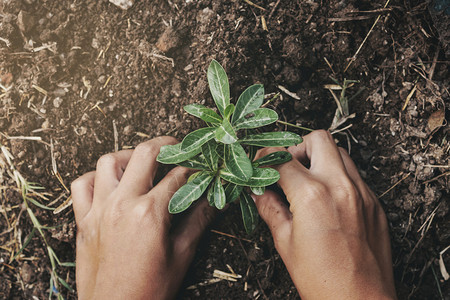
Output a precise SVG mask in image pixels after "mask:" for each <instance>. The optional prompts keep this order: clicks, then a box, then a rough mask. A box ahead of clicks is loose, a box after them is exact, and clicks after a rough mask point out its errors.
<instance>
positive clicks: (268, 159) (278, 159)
mask: <svg viewBox="0 0 450 300" xmlns="http://www.w3.org/2000/svg"><path fill="white" fill-rule="evenodd" d="M291 159H292V155H291V154H290V153H289V152H287V151H277V152H273V153H270V154H268V155H266V156H263V157H261V158H259V159H257V160H255V161H254V162H253V167H255V168H256V167H262V166H273V165H280V164H283V163H285V162H288V161H290V160H291Z"/></svg>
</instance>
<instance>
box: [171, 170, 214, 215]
mask: <svg viewBox="0 0 450 300" xmlns="http://www.w3.org/2000/svg"><path fill="white" fill-rule="evenodd" d="M212 180H213V176H212V175H211V173H209V172H202V174H200V175H198V176H197V177H196V178H195V179H194V180H192V181H191V182H188V183H186V184H185V185H183V186H182V187H181V188H179V189H178V191H176V192H175V194H173V196H172V199H170V202H169V212H170V213H171V214H177V213H180V212H182V211H185V210H186V209H187V208H188V207H189V206H191V204H192V203H193V202H194V201H195V200H197V199H198V198H200V197H201V196H202V194H203V193H204V192H205V190H206V188H207V187H208V185H209V183H210V182H211V181H212Z"/></svg>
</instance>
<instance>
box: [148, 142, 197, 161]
mask: <svg viewBox="0 0 450 300" xmlns="http://www.w3.org/2000/svg"><path fill="white" fill-rule="evenodd" d="M200 152H201V149H193V150H192V151H189V152H186V151H182V150H181V143H178V144H176V145H165V146H162V147H161V149H160V150H159V154H158V157H157V158H156V160H157V161H159V162H160V163H163V164H177V163H180V162H182V161H185V160H187V159H190V158H192V157H194V156H196V155H197V154H199V153H200Z"/></svg>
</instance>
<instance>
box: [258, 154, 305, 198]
mask: <svg viewBox="0 0 450 300" xmlns="http://www.w3.org/2000/svg"><path fill="white" fill-rule="evenodd" d="M277 151H286V149H284V148H276V147H270V148H263V149H260V150H258V152H257V154H256V157H258V158H259V157H263V156H266V155H269V154H270V153H273V152H277ZM272 168H274V169H276V170H277V171H278V172H279V173H280V180H278V184H279V185H280V186H281V188H282V189H283V191H284V193H285V195H286V196H287V198H288V201H291V199H293V196H294V195H296V193H297V191H298V189H299V187H300V188H301V186H303V185H304V184H306V183H307V182H308V181H309V175H308V174H309V170H308V169H307V168H306V167H305V166H303V165H302V164H301V163H300V162H299V161H298V160H296V159H293V160H291V161H288V162H286V163H284V164H281V165H276V166H272ZM299 185H300V186H299Z"/></svg>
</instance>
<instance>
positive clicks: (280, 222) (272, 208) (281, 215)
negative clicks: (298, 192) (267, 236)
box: [252, 190, 292, 249]
mask: <svg viewBox="0 0 450 300" xmlns="http://www.w3.org/2000/svg"><path fill="white" fill-rule="evenodd" d="M252 198H253V199H254V200H255V204H256V208H257V209H258V212H259V215H260V216H261V218H262V219H263V220H264V222H266V224H267V226H268V227H269V229H270V231H271V232H272V236H273V239H274V242H275V245H278V244H279V243H280V242H282V241H288V240H289V236H290V234H291V226H292V214H291V212H290V211H289V208H288V207H287V206H286V205H285V204H284V203H283V202H282V200H281V198H280V196H279V195H278V194H277V193H275V192H273V191H271V190H266V192H265V193H264V194H262V195H261V196H257V195H252ZM277 249H278V247H277Z"/></svg>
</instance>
